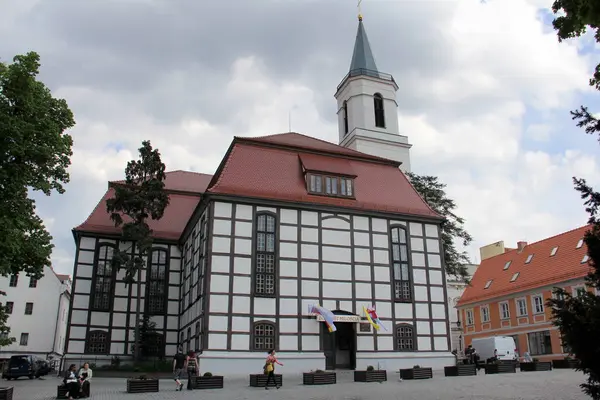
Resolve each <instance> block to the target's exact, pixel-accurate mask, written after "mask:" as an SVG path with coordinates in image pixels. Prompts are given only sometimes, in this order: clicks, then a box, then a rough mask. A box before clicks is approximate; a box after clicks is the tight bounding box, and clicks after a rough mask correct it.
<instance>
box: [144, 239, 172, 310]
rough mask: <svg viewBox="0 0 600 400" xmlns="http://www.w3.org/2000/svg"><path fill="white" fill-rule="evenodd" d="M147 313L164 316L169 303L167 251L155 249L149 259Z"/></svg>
mask: <svg viewBox="0 0 600 400" xmlns="http://www.w3.org/2000/svg"><path fill="white" fill-rule="evenodd" d="M146 284H147V296H148V298H147V299H146V310H147V311H146V312H147V313H148V314H149V315H158V314H164V313H165V312H166V302H167V251H166V250H164V249H154V250H152V252H151V253H150V257H148V275H147V277H146Z"/></svg>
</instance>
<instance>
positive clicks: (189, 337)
mask: <svg viewBox="0 0 600 400" xmlns="http://www.w3.org/2000/svg"><path fill="white" fill-rule="evenodd" d="M191 344H192V328H187V340H186V341H185V347H186V353H189V352H190V348H191Z"/></svg>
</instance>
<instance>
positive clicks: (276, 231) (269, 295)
mask: <svg viewBox="0 0 600 400" xmlns="http://www.w3.org/2000/svg"><path fill="white" fill-rule="evenodd" d="M261 216H265V218H266V219H265V231H264V232H262V231H260V232H259V230H258V229H259V227H258V221H259V218H260V217H261ZM269 217H271V218H273V219H274V220H275V222H274V226H273V232H268V231H267V226H268V223H267V221H268V218H269ZM252 228H253V232H252V235H253V238H252V294H253V295H254V296H256V297H266V298H276V297H278V296H279V285H278V283H279V218H278V215H277V214H276V213H274V212H272V211H258V212H256V213H255V215H254V225H253V227H252ZM259 233H264V234H265V235H267V234H272V235H273V236H274V239H273V240H274V243H273V252H272V253H271V252H267V251H266V248H267V245H266V244H267V242H266V237H265V251H259V250H258V235H259ZM259 254H264V255H265V260H266V255H268V254H273V257H274V260H273V273H272V274H271V273H267V272H264V273H263V272H261V273H258V271H257V269H258V256H259ZM265 271H266V261H265ZM259 275H264V276H265V278H266V277H267V276H269V275H273V293H259V292H257V284H256V283H257V278H258V276H259ZM265 284H266V279H265ZM265 287H266V286H265Z"/></svg>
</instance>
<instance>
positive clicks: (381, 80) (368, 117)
mask: <svg viewBox="0 0 600 400" xmlns="http://www.w3.org/2000/svg"><path fill="white" fill-rule="evenodd" d="M397 90H398V85H397V84H396V81H395V80H394V77H393V76H392V75H390V74H386V73H383V72H379V70H378V69H377V65H376V64H375V58H374V57H373V52H372V51H371V45H370V43H369V39H368V38H367V32H366V31H365V27H364V24H363V18H362V15H360V14H359V16H358V32H357V33H356V41H355V43H354V53H353V54H352V61H351V62H350V70H349V72H348V74H347V75H346V76H345V77H344V79H342V82H341V83H340V84H339V85H338V87H337V91H336V93H335V98H336V99H337V103H338V112H337V114H338V126H339V138H340V141H339V144H340V146H344V147H347V148H350V149H353V150H357V151H361V152H363V153H367V154H371V155H374V156H379V157H384V158H388V159H392V160H396V161H400V162H402V165H401V166H400V169H402V170H403V171H405V172H410V148H411V147H412V145H411V144H409V143H408V137H407V136H404V135H401V134H400V131H399V127H398V103H397V102H396V91H397Z"/></svg>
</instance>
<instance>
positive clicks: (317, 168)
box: [298, 153, 356, 176]
mask: <svg viewBox="0 0 600 400" xmlns="http://www.w3.org/2000/svg"><path fill="white" fill-rule="evenodd" d="M298 157H300V162H302V166H303V167H304V169H305V170H307V171H311V172H325V173H330V174H337V175H346V176H356V174H355V173H354V170H353V169H352V165H351V164H350V161H348V160H346V159H343V158H334V157H326V156H319V155H316V154H306V153H304V154H299V155H298Z"/></svg>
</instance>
